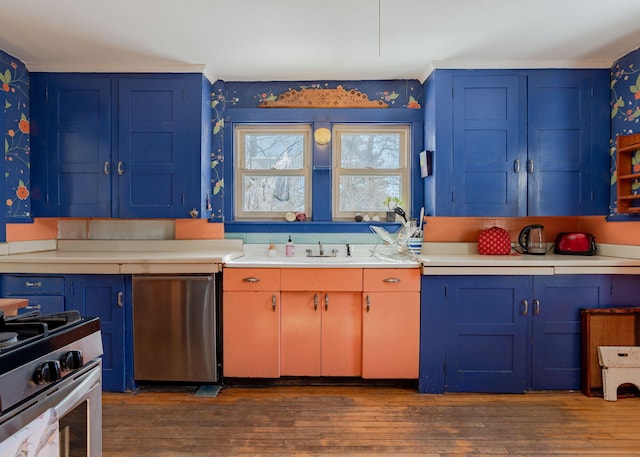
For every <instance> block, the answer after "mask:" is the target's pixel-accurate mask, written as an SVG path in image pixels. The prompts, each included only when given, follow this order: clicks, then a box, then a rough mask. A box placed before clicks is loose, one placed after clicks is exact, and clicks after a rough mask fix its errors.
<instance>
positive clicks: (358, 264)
mask: <svg viewBox="0 0 640 457" xmlns="http://www.w3.org/2000/svg"><path fill="white" fill-rule="evenodd" d="M226 265H227V266H228V267H233V266H237V267H241V266H246V267H249V266H252V267H261V266H262V267H281V268H341V267H342V268H349V267H351V268H366V267H385V266H394V267H398V266H416V265H417V262H416V261H414V260H413V259H411V258H410V257H406V258H399V259H394V258H380V257H371V256H368V257H363V256H360V257H267V256H264V257H260V256H258V257H255V256H244V257H239V258H237V259H233V260H231V261H229V262H227V263H226Z"/></svg>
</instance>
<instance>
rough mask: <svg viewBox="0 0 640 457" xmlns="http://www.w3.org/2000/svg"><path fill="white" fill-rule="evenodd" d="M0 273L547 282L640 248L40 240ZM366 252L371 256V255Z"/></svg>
mask: <svg viewBox="0 0 640 457" xmlns="http://www.w3.org/2000/svg"><path fill="white" fill-rule="evenodd" d="M4 248H5V249H4V251H5V252H4V253H3V254H1V255H0V273H34V274H45V273H51V274H145V273H149V274H154V273H159V274H181V273H185V274H189V273H216V272H219V271H220V270H221V268H222V266H223V265H224V266H225V267H226V268H418V267H422V273H423V274H424V275H553V274H639V275H640V246H622V245H599V251H598V252H599V255H596V256H577V255H575V256H574V255H557V254H553V253H549V254H546V255H524V254H523V255H505V256H490V255H480V254H478V253H477V245H476V244H475V243H428V242H425V243H424V244H423V250H422V254H421V256H412V255H410V254H408V253H398V252H397V251H394V250H393V249H391V248H390V247H386V246H383V245H377V246H373V245H352V246H351V251H352V256H351V257H347V256H346V247H345V245H333V244H327V245H325V246H324V249H325V254H327V253H330V252H331V250H332V249H337V251H338V252H337V254H336V256H335V257H307V256H306V254H305V249H312V254H313V255H317V254H318V249H319V248H318V245H297V246H296V254H295V256H294V257H293V258H288V257H286V256H285V255H284V245H276V255H275V256H274V257H272V256H270V255H269V254H268V245H264V244H248V245H244V246H243V243H242V241H241V240H125V241H116V240H97V241H94V240H59V241H56V240H46V241H36V242H19V243H6V244H5V245H4ZM371 251H373V254H372V252H371Z"/></svg>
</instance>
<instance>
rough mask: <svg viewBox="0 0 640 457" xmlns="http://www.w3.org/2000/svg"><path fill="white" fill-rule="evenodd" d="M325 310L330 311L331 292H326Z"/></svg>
mask: <svg viewBox="0 0 640 457" xmlns="http://www.w3.org/2000/svg"><path fill="white" fill-rule="evenodd" d="M324 310H325V311H329V294H324Z"/></svg>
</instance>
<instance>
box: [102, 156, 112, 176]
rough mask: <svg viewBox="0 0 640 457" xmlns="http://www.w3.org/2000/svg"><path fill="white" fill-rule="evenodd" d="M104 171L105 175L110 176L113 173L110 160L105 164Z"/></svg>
mask: <svg viewBox="0 0 640 457" xmlns="http://www.w3.org/2000/svg"><path fill="white" fill-rule="evenodd" d="M103 171H104V174H105V175H108V174H110V173H111V171H110V170H109V161H108V160H107V161H106V162H105V163H104V168H103Z"/></svg>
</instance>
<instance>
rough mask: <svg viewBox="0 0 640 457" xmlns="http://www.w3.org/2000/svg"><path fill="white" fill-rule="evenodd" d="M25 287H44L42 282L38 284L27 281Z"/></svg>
mask: <svg viewBox="0 0 640 457" xmlns="http://www.w3.org/2000/svg"><path fill="white" fill-rule="evenodd" d="M24 285H25V286H26V287H42V282H41V281H37V282H31V281H27V282H25V283H24Z"/></svg>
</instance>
